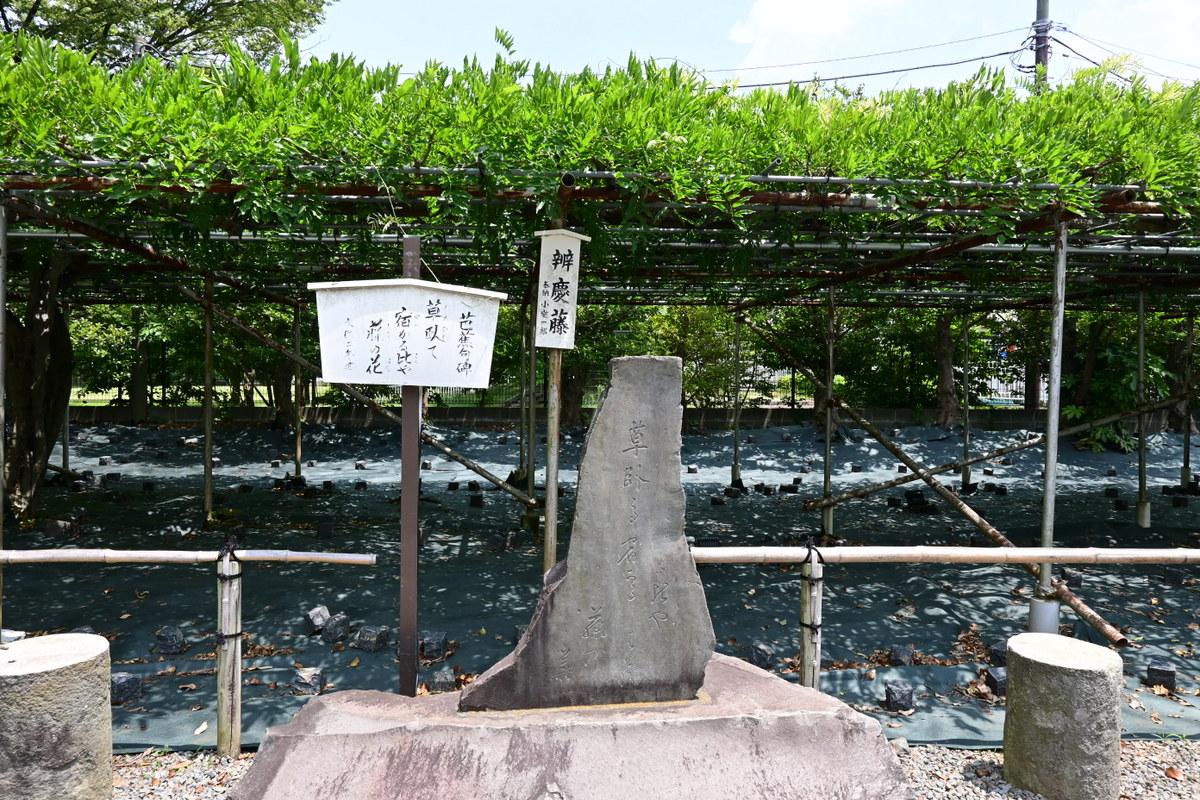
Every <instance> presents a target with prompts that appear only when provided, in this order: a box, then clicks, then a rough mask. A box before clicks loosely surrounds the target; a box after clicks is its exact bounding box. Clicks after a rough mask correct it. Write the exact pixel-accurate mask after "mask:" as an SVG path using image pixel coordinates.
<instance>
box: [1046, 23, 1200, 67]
mask: <svg viewBox="0 0 1200 800" xmlns="http://www.w3.org/2000/svg"><path fill="white" fill-rule="evenodd" d="M1062 30H1064V31H1066V32H1067V33H1070V34H1073V35H1075V36H1078V37H1079V38H1080V39H1083V40H1084V41H1085V42H1088V43H1089V44H1095V45H1097V46H1099V45H1100V44H1106V45H1108V46H1109V47H1115V48H1117V49H1118V50H1120V51H1121V52H1124V53H1137V54H1138V55H1139V56H1145V57H1146V58H1154V59H1158V60H1159V61H1166V62H1168V63H1171V64H1178V65H1179V66H1181V67H1187V68H1189V69H1200V65H1196V64H1189V63H1187V62H1186V61H1176V60H1175V59H1173V58H1167V57H1166V56H1156V55H1154V54H1153V53H1145V52H1142V51H1141V50H1134V49H1133V48H1132V47H1126V46H1125V45H1123V44H1116V43H1114V42H1106V41H1104V40H1103V39H1097V38H1096V37H1095V36H1084V35H1083V34H1082V33H1079V32H1077V31H1074V30H1071V29H1070V28H1068V27H1067V26H1065V25H1064V26H1063V27H1062ZM1097 43H1098V44H1097ZM1100 49H1101V50H1104V49H1105V48H1103V47H1101V48H1100ZM1108 52H1110V53H1111V52H1112V51H1111V50H1109V51H1108Z"/></svg>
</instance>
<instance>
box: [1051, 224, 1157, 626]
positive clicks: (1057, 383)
mask: <svg viewBox="0 0 1200 800" xmlns="http://www.w3.org/2000/svg"><path fill="white" fill-rule="evenodd" d="M1066 290H1067V226H1066V223H1064V222H1063V221H1062V220H1059V221H1057V222H1056V223H1055V224H1054V284H1053V287H1052V289H1051V292H1050V359H1049V361H1050V364H1049V371H1050V374H1049V377H1048V379H1047V387H1046V452H1045V458H1044V460H1043V465H1042V516H1041V545H1042V547H1045V548H1051V547H1053V546H1054V509H1055V505H1056V503H1057V499H1058V497H1057V490H1058V430H1059V416H1060V413H1061V409H1062V359H1063V327H1064V322H1065V314H1066ZM1139 402H1144V400H1139ZM1037 579H1038V585H1037V588H1036V589H1035V591H1034V596H1033V598H1032V599H1031V600H1030V602H1029V630H1030V631H1033V632H1034V633H1058V612H1059V607H1058V598H1057V597H1056V596H1055V593H1054V579H1053V571H1052V570H1051V568H1050V564H1048V563H1045V564H1042V565H1041V566H1039V567H1038V572H1037Z"/></svg>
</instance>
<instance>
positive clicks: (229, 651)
mask: <svg viewBox="0 0 1200 800" xmlns="http://www.w3.org/2000/svg"><path fill="white" fill-rule="evenodd" d="M217 598H218V599H217V636H218V638H219V641H218V642H217V755H218V756H222V757H224V758H235V757H237V755H238V753H240V752H241V749H242V565H241V564H240V563H239V562H238V560H237V559H236V558H234V556H233V551H232V550H230V551H226V552H224V553H223V555H222V556H221V558H220V559H219V560H218V561H217Z"/></svg>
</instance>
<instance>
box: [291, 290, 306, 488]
mask: <svg viewBox="0 0 1200 800" xmlns="http://www.w3.org/2000/svg"><path fill="white" fill-rule="evenodd" d="M292 349H293V350H295V351H296V352H297V353H299V352H300V304H299V303H297V304H296V305H294V306H292ZM303 380H304V374H303V373H302V371H301V369H300V365H299V364H293V365H292V412H293V413H294V414H295V419H294V420H293V423H294V424H295V426H296V430H295V434H296V440H295V442H294V445H295V460H296V473H295V474H296V476H297V477H299V475H300V468H301V465H302V464H303V463H304V436H303V430H302V429H303V426H304V408H303V407H302V406H301V405H300V384H301V382H302V381H303Z"/></svg>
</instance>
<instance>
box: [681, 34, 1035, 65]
mask: <svg viewBox="0 0 1200 800" xmlns="http://www.w3.org/2000/svg"><path fill="white" fill-rule="evenodd" d="M1023 30H1025V28H1013V29H1012V30H1007V31H999V32H997V33H985V34H983V35H982V36H971V37H969V38H966V39H955V40H953V41H950V42H939V43H938V44H925V45H919V46H917V47H906V48H904V49H903V50H886V51H884V52H882V53H870V54H868V55H864V56H843V57H841V58H826V59H822V60H820V61H798V62H796V63H794V64H771V65H767V66H760V67H733V68H729V69H708V70H704V72H750V71H752V70H759V69H786V68H788V67H809V66H813V65H814V64H833V63H836V62H839V61H858V60H860V59H864V58H878V57H879V56H894V55H899V54H900V53H912V52H915V51H917V50H932V49H933V48H936V47H946V46H949V45H952V44H962V43H963V42H976V41H979V40H980V39H991V38H994V37H996V36H1007V35H1008V34H1010V33H1016V32H1018V31H1023ZM851 77H854V76H851Z"/></svg>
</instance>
